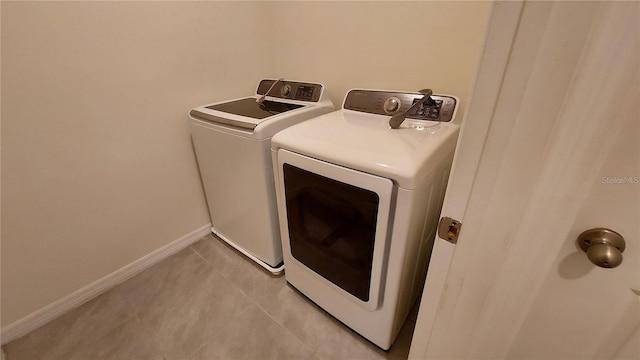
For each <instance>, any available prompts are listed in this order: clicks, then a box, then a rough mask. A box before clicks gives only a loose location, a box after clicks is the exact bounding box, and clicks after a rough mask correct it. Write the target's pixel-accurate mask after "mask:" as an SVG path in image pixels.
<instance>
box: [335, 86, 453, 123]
mask: <svg viewBox="0 0 640 360" xmlns="http://www.w3.org/2000/svg"><path fill="white" fill-rule="evenodd" d="M423 97H424V94H422V93H405V92H395V91H380V90H351V91H349V93H348V94H347V96H346V97H345V99H344V105H343V108H344V109H347V110H354V111H360V112H365V113H370V114H377V115H390V116H393V115H396V114H401V113H404V112H406V111H407V110H409V108H411V106H412V105H413V104H415V103H417V102H418V101H420V100H421V99H422V98H423ZM431 99H432V101H426V102H425V103H423V104H422V105H420V106H418V107H416V108H415V109H412V110H411V111H410V112H408V113H406V114H405V117H406V118H407V119H415V120H431V121H441V122H448V121H451V120H452V119H453V113H454V110H455V108H456V105H457V101H456V99H455V98H454V97H452V96H445V95H431Z"/></svg>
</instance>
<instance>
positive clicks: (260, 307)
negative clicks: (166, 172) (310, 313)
mask: <svg viewBox="0 0 640 360" xmlns="http://www.w3.org/2000/svg"><path fill="white" fill-rule="evenodd" d="M207 236H208V235H207ZM205 238H206V236H205V237H203V238H202V239H205ZM202 239H201V240H202ZM212 240H216V239H215V238H214V239H212ZM198 241H200V240H198ZM196 243H197V242H196ZM194 244H195V243H194ZM189 248H190V249H191V250H193V251H194V252H195V253H196V254H198V256H200V257H201V258H202V259H203V260H204V261H206V262H207V263H208V264H211V262H210V261H209V260H208V259H206V258H205V257H204V256H203V255H202V254H200V253H199V252H198V250H196V249H194V248H193V246H189ZM242 260H243V261H246V260H245V259H242ZM214 270H215V271H216V272H218V273H219V274H220V275H221V276H223V277H224V278H225V279H227V280H229V279H228V278H227V277H226V276H225V275H224V274H222V273H220V272H219V271H218V270H217V269H215V268H214ZM257 270H259V271H262V272H264V270H262V269H257ZM265 274H266V275H270V274H267V273H266V272H265ZM281 276H284V275H281ZM229 282H230V283H231V284H232V285H233V286H234V287H235V288H236V289H238V290H239V291H241V292H242V293H243V294H245V296H247V298H249V301H250V302H251V304H253V305H255V306H256V307H257V308H258V309H259V310H260V311H261V312H262V313H263V314H265V315H266V316H267V317H268V318H269V319H271V320H272V321H273V322H275V323H276V324H277V325H278V326H280V327H281V328H282V329H284V331H285V332H286V333H288V334H290V335H293V337H294V339H296V340H297V341H298V342H299V343H300V344H301V345H302V346H303V347H304V348H305V349H307V350H309V352H310V356H313V355H314V354H315V353H316V351H317V349H313V348H311V347H309V346H308V345H307V344H306V343H305V342H304V341H302V339H300V338H299V337H298V336H297V335H296V334H295V333H293V332H292V331H291V330H289V329H287V328H286V327H285V326H284V324H282V323H281V322H280V321H278V320H277V319H275V318H274V317H273V316H271V314H269V313H268V312H267V311H266V310H265V309H264V308H263V307H262V306H261V305H260V304H259V303H258V301H257V299H255V298H254V297H253V296H249V294H247V293H245V292H244V290H242V289H241V288H239V287H238V286H237V285H236V284H235V283H234V282H233V281H231V280H229ZM247 310H248V309H245V310H243V312H242V313H241V314H239V316H240V315H242V314H243V313H244V312H245V311H247ZM216 334H217V333H216ZM327 335H328V334H325V338H326V337H327ZM323 341H324V339H323ZM320 343H322V342H320ZM199 350H200V349H198V351H199Z"/></svg>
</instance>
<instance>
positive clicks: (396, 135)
mask: <svg viewBox="0 0 640 360" xmlns="http://www.w3.org/2000/svg"><path fill="white" fill-rule="evenodd" d="M389 118H390V116H384V115H373V114H366V113H362V112H358V111H352V110H344V109H343V110H339V111H335V112H332V113H329V114H325V115H323V116H320V117H317V118H314V119H311V120H307V121H305V122H302V123H300V124H297V125H295V126H292V127H289V128H287V129H285V130H283V131H281V132H279V133H277V134H276V135H274V137H273V138H272V142H271V144H272V145H271V146H272V148H273V150H275V151H277V150H278V149H288V150H290V151H293V152H297V153H300V154H303V155H307V156H309V157H312V158H316V159H319V160H323V161H327V162H330V163H333V164H337V165H341V166H345V167H348V168H351V169H355V170H359V171H363V172H366V173H370V174H374V175H379V176H384V177H387V178H389V179H392V180H394V181H395V182H397V183H398V185H399V186H400V187H402V188H405V189H415V188H416V187H417V186H419V184H420V183H421V182H422V181H424V180H425V179H426V178H427V177H428V176H429V175H430V174H431V172H432V170H433V169H434V168H435V167H436V166H438V165H439V163H440V161H442V160H443V159H445V158H446V157H447V156H449V155H450V154H451V152H452V151H453V150H454V149H455V146H456V140H457V137H458V132H459V128H460V127H459V126H458V125H457V124H454V123H441V122H436V121H424V120H413V119H407V120H405V121H404V123H403V124H402V126H401V127H400V128H399V129H391V128H390V127H389Z"/></svg>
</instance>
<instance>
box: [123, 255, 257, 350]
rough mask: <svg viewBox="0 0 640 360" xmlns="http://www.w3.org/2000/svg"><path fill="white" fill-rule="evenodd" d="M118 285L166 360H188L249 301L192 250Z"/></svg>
mask: <svg viewBox="0 0 640 360" xmlns="http://www.w3.org/2000/svg"><path fill="white" fill-rule="evenodd" d="M168 260H169V261H166V262H163V263H161V264H159V266H158V268H151V269H149V273H148V274H144V273H143V274H140V276H139V277H138V278H133V279H131V280H130V281H128V282H127V284H124V285H123V286H122V287H121V291H122V292H123V293H124V294H125V296H126V297H127V299H128V300H131V301H132V302H133V303H135V308H136V311H137V316H138V317H139V318H140V320H141V321H142V324H143V325H144V326H145V328H146V329H147V330H148V331H149V332H150V333H151V335H152V336H153V339H154V340H155V341H156V342H157V343H158V344H159V345H160V347H161V349H162V351H163V353H164V355H165V357H166V358H167V359H178V358H188V357H189V356H191V355H193V354H194V353H195V352H196V351H197V350H198V349H199V348H200V347H201V346H203V345H204V344H205V343H206V341H207V340H208V339H210V338H211V337H212V336H213V335H215V334H216V333H217V332H219V331H222V330H224V329H225V328H226V327H228V326H229V324H231V323H233V320H234V318H235V317H237V316H238V315H239V314H241V313H242V312H243V311H244V310H246V309H247V308H248V307H249V306H250V305H251V301H250V300H249V298H248V297H247V296H246V295H245V294H244V293H242V292H241V291H240V290H239V289H238V288H237V287H235V286H234V285H233V284H231V283H230V282H229V281H228V280H227V279H225V278H224V277H223V276H222V275H220V274H219V273H218V272H217V271H216V270H215V269H214V268H213V267H212V266H211V265H210V264H208V263H207V262H206V261H204V260H203V259H202V258H201V257H200V256H198V255H197V254H196V253H195V252H193V251H192V250H191V249H186V250H185V251H183V252H181V253H180V254H177V255H176V256H175V258H172V259H168Z"/></svg>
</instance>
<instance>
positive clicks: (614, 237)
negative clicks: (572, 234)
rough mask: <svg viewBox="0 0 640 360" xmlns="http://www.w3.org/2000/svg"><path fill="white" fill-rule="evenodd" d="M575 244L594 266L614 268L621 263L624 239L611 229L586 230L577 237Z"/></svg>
mask: <svg viewBox="0 0 640 360" xmlns="http://www.w3.org/2000/svg"><path fill="white" fill-rule="evenodd" d="M577 242H578V246H580V248H581V249H582V251H584V252H586V253H587V257H588V258H589V260H590V261H591V262H592V263H594V264H595V265H598V266H600V267H603V268H614V267H616V266H618V265H620V264H621V263H622V253H623V252H624V248H625V241H624V237H622V235H620V234H618V233H617V232H615V231H613V230H611V229H605V228H595V229H590V230H587V231H585V232H583V233H582V234H580V236H578V240H577Z"/></svg>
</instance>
